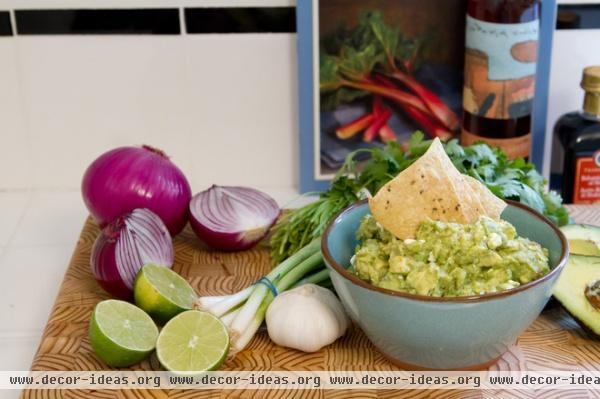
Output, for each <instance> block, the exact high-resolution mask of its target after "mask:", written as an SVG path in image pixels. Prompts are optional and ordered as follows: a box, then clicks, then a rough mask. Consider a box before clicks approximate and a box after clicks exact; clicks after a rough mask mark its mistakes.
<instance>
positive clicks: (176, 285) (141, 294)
mask: <svg viewBox="0 0 600 399" xmlns="http://www.w3.org/2000/svg"><path fill="white" fill-rule="evenodd" d="M133 296H134V299H135V304H136V305H138V306H139V307H140V308H141V309H142V310H144V311H146V313H148V314H149V315H150V316H151V317H152V318H153V319H154V320H156V321H157V322H158V323H160V324H164V323H166V322H167V321H169V320H171V319H172V318H173V317H175V316H176V315H178V314H179V313H181V312H183V311H185V310H190V309H192V305H193V303H194V301H195V300H196V293H195V292H194V289H193V288H192V287H191V286H190V285H189V283H188V282H187V281H186V280H185V279H184V278H183V277H181V276H180V275H179V274H177V273H175V272H174V271H173V270H171V269H169V268H167V267H164V266H157V265H153V264H148V265H145V266H144V267H142V269H141V270H140V271H139V272H138V275H137V277H136V279H135V283H134V286H133Z"/></svg>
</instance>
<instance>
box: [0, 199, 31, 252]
mask: <svg viewBox="0 0 600 399" xmlns="http://www.w3.org/2000/svg"><path fill="white" fill-rule="evenodd" d="M29 199H30V193H29V192H1V193H0V248H1V247H3V246H6V245H8V244H9V243H10V240H11V238H12V237H13V236H14V235H15V233H16V230H17V227H18V226H19V222H20V221H21V219H22V218H23V215H24V213H25V210H26V208H27V206H28V205H29ZM0 252H1V251H0ZM1 256H2V254H1V253H0V257H1Z"/></svg>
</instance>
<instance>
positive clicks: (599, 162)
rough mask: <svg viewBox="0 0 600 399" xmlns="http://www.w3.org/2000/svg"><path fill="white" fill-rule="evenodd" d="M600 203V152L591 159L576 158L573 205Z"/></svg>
mask: <svg viewBox="0 0 600 399" xmlns="http://www.w3.org/2000/svg"><path fill="white" fill-rule="evenodd" d="M596 202H600V150H599V151H596V152H595V153H594V155H592V156H591V157H579V158H577V164H576V168H575V189H574V190H573V203H574V204H593V203H596Z"/></svg>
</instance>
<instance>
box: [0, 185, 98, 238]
mask: <svg viewBox="0 0 600 399" xmlns="http://www.w3.org/2000/svg"><path fill="white" fill-rule="evenodd" d="M3 197H4V196H0V198H3ZM87 215H88V211H87V209H86V208H85V205H84V203H83V199H82V198H81V194H80V193H79V191H64V192H63V191H56V192H54V191H50V192H46V191H36V192H33V193H32V194H31V199H30V200H29V203H28V206H27V209H26V210H25V212H24V213H23V216H22V218H21V220H20V222H19V225H18V227H17V228H16V229H15V231H14V234H13V236H12V239H11V241H10V243H9V244H10V246H19V247H28V246H32V245H36V246H37V245H73V243H75V242H77V239H78V237H79V233H80V232H81V228H82V227H83V223H84V222H85V218H86V217H87Z"/></svg>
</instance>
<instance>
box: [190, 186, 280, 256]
mask: <svg viewBox="0 0 600 399" xmlns="http://www.w3.org/2000/svg"><path fill="white" fill-rule="evenodd" d="M278 216H279V206H278V205H277V202H275V200H274V199H273V198H271V197H270V196H269V195H267V194H265V193H263V192H261V191H258V190H255V189H253V188H249V187H237V186H216V185H213V186H212V187H210V188H209V189H208V190H205V191H202V192H201V193H198V194H196V195H195V196H194V197H193V198H192V200H191V201H190V224H191V225H192V228H193V229H194V231H195V232H196V235H198V237H200V239H201V240H202V241H204V242H205V243H206V244H207V245H208V246H210V247H212V248H215V249H220V250H224V251H240V250H243V249H247V248H250V247H252V246H253V245H255V244H256V243H257V242H259V241H260V240H261V239H262V238H263V237H264V236H265V235H266V234H267V233H268V231H269V228H271V226H272V225H273V223H275V220H277V217H278Z"/></svg>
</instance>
